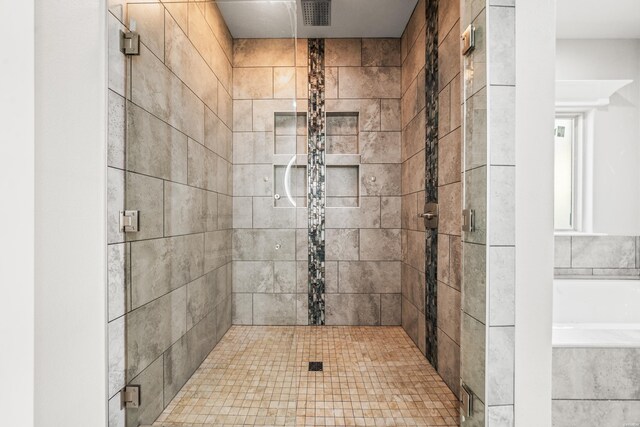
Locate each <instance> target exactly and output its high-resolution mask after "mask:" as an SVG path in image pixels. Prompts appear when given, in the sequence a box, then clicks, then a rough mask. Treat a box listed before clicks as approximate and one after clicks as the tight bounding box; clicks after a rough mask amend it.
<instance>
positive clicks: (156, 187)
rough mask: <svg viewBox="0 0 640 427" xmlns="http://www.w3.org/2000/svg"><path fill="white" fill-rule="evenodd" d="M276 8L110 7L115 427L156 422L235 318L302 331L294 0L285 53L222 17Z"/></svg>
mask: <svg viewBox="0 0 640 427" xmlns="http://www.w3.org/2000/svg"><path fill="white" fill-rule="evenodd" d="M267 3H268V2H261V1H257V2H254V1H228V2H223V1H222V2H221V1H218V2H213V1H203V2H193V1H175V2H169V1H165V2H146V1H145V2H142V1H141V2H132V1H130V2H127V1H126V0H120V1H117V0H116V1H113V2H110V6H109V9H108V11H107V25H108V30H109V58H108V66H109V96H108V98H109V151H108V166H109V167H108V170H107V178H108V197H109V200H108V224H107V229H108V243H109V245H108V261H109V271H108V277H109V281H108V282H109V289H108V292H109V307H108V312H109V318H108V322H107V327H108V335H109V343H108V348H109V369H108V371H109V381H108V382H109V390H108V394H109V396H108V397H109V425H110V426H127V427H129V426H138V425H147V424H152V423H153V422H154V421H155V420H156V419H157V418H158V417H159V416H161V414H162V412H163V410H164V409H165V408H166V407H167V405H169V403H170V402H171V400H172V399H173V398H174V397H175V396H176V394H177V393H178V392H179V391H180V390H181V389H182V388H183V387H184V386H185V384H187V382H188V380H189V378H190V377H191V376H192V375H193V373H194V372H195V370H196V369H197V368H198V367H199V366H200V364H201V363H202V362H203V360H204V359H205V358H206V357H207V355H208V354H209V353H210V352H211V350H212V349H214V348H215V346H216V345H217V343H218V342H219V341H220V340H221V339H222V338H223V336H224V335H225V333H226V332H227V331H228V329H229V328H230V327H231V324H232V323H238V324H255V325H259V324H291V325H294V324H296V323H297V321H298V307H299V306H300V307H301V306H302V304H301V301H302V297H301V296H302V295H304V298H305V299H306V297H307V289H306V277H307V276H306V271H305V268H306V264H305V263H304V260H306V244H307V241H306V211H305V204H306V190H304V188H305V182H306V180H305V179H304V177H305V176H306V175H305V171H304V166H305V165H306V158H305V157H304V153H305V149H304V147H306V139H305V136H304V135H305V134H306V124H305V125H301V123H303V122H305V121H306V118H305V116H304V115H303V114H302V113H301V114H299V113H298V109H300V108H302V112H304V111H306V102H304V101H302V102H298V103H297V102H296V92H298V89H300V86H301V85H298V84H296V80H297V78H298V77H299V76H301V75H303V76H304V75H305V74H304V73H302V66H300V67H298V62H297V61H296V39H295V7H294V6H293V5H294V3H288V2H281V3H279V6H277V7H278V8H279V9H281V10H280V12H281V14H282V18H283V20H284V21H283V22H286V23H287V25H285V26H284V27H283V31H285V32H286V34H283V35H282V38H281V39H278V40H279V42H276V43H275V44H276V45H277V46H258V45H256V43H255V42H252V41H251V39H250V38H242V37H235V40H234V38H233V37H232V35H231V34H230V32H229V30H228V28H227V26H226V23H225V20H226V19H232V17H233V16H234V15H235V16H237V15H238V14H239V15H240V16H241V15H242V14H247V13H258V12H259V11H260V8H261V7H262V6H264V5H266V4H267ZM292 7H293V9H292ZM136 37H139V44H138V42H137V40H136ZM122 47H126V48H128V50H127V51H126V52H123V51H122V50H121V48H122ZM267 48H268V49H270V50H269V52H267V51H266V50H265V49H267ZM278 49H279V50H278ZM281 53H283V54H284V55H285V56H279V55H280V54H281ZM234 58H235V60H234ZM259 61H264V62H262V63H261V62H259ZM304 70H306V62H305V64H304ZM305 73H306V71H305ZM234 81H235V82H234ZM304 81H305V82H306V77H305V79H304ZM303 87H305V86H303ZM305 90H306V87H305ZM303 98H306V96H305V97H303ZM234 208H235V211H236V215H233V212H234ZM298 227H300V230H302V231H304V233H300V232H298V231H299V230H298ZM234 228H235V230H234ZM300 248H304V258H303V256H302V251H303V249H300ZM298 259H300V261H298ZM302 273H304V282H303V281H302V278H301V275H302ZM299 276H300V278H299ZM232 278H233V279H232ZM232 280H235V282H233V281H232ZM302 283H304V291H302V288H303V287H302ZM298 291H300V292H298ZM273 303H276V304H273ZM277 303H280V305H278V304H277ZM260 307H264V308H265V309H264V310H262V311H261V310H260ZM273 307H280V308H281V310H278V312H274V311H273ZM267 309H272V310H271V311H268V310H267ZM303 310H304V309H303V308H300V311H301V312H302V311H303ZM280 312H282V313H284V316H282V317H274V316H276V315H278V316H280V314H281V313H280ZM246 313H249V314H250V316H249V317H246ZM304 318H305V324H306V312H305V316H304ZM162 417H166V415H162Z"/></svg>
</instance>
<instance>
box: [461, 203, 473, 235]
mask: <svg viewBox="0 0 640 427" xmlns="http://www.w3.org/2000/svg"><path fill="white" fill-rule="evenodd" d="M462 231H466V232H467V233H473V232H474V231H476V211H475V210H473V209H464V210H463V211H462Z"/></svg>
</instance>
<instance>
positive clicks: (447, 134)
mask: <svg viewBox="0 0 640 427" xmlns="http://www.w3.org/2000/svg"><path fill="white" fill-rule="evenodd" d="M457 130H462V125H459V126H456V127H455V128H453V129H451V130H449V132H443V133H442V134H439V135H438V142H440V141H442V140H443V139H444V138H446V137H447V136H449V135H451V134H452V133H454V132H455V131H457ZM462 139H463V138H460V141H461V142H462ZM492 166H493V165H492Z"/></svg>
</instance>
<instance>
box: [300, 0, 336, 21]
mask: <svg viewBox="0 0 640 427" xmlns="http://www.w3.org/2000/svg"><path fill="white" fill-rule="evenodd" d="M301 1H302V16H303V22H304V25H307V26H313V27H327V26H329V25H331V0H301Z"/></svg>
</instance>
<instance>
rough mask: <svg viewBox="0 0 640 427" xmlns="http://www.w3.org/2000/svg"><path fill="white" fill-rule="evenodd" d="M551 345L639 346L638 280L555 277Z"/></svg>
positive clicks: (639, 288) (639, 284)
mask: <svg viewBox="0 0 640 427" xmlns="http://www.w3.org/2000/svg"><path fill="white" fill-rule="evenodd" d="M553 346H554V347H640V280H589V279H586V280H585V279H580V280H577V279H556V280H554V283H553Z"/></svg>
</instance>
